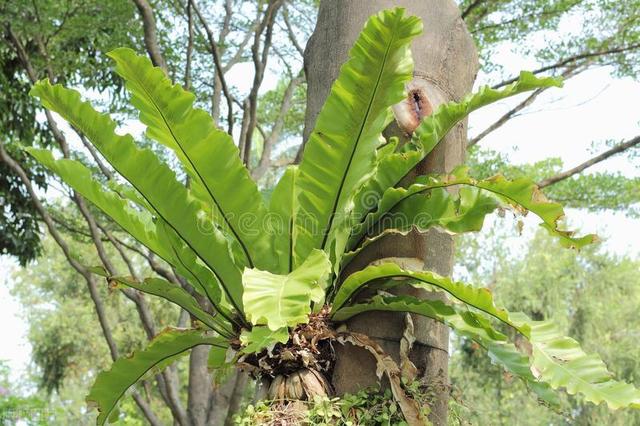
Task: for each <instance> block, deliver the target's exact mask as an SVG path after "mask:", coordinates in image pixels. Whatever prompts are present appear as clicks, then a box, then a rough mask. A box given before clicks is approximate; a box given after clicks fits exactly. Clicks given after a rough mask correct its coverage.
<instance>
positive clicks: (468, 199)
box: [347, 166, 596, 257]
mask: <svg viewBox="0 0 640 426" xmlns="http://www.w3.org/2000/svg"><path fill="white" fill-rule="evenodd" d="M468 170H469V169H468V168H467V167H465V166H460V167H458V168H456V169H455V170H454V171H452V172H451V174H449V175H444V176H441V175H428V176H419V177H417V178H416V183H413V184H412V185H410V186H409V187H407V188H402V187H400V188H388V189H387V190H386V191H385V192H384V194H383V196H382V198H381V199H380V200H379V202H378V205H377V208H376V210H375V211H373V212H371V213H370V214H369V215H367V217H366V218H365V220H364V221H362V223H360V224H358V225H356V226H355V227H354V228H353V230H352V233H351V237H350V239H349V242H348V244H347V247H348V248H349V249H351V250H355V249H356V248H357V247H359V246H361V245H362V243H363V242H365V243H366V241H365V237H366V236H367V235H374V236H375V235H376V234H379V233H381V232H383V231H384V230H386V229H389V228H392V227H396V228H398V232H406V230H407V226H413V225H415V226H416V227H417V228H418V229H420V228H425V227H424V226H422V227H421V226H420V223H418V222H419V221H416V218H421V221H422V222H424V221H425V219H429V218H433V220H432V221H429V224H430V225H431V226H434V225H438V226H442V227H444V228H446V229H447V230H449V231H451V232H455V233H459V232H468V231H475V230H479V229H480V228H481V225H482V221H483V219H484V217H485V216H486V215H487V214H489V213H490V212H492V211H493V210H494V209H495V208H496V207H498V205H499V204H498V203H497V200H500V201H501V204H502V205H504V206H513V207H515V208H516V209H517V210H518V211H524V212H527V211H531V212H533V213H534V214H536V215H537V216H538V217H540V218H541V219H542V220H543V226H544V227H545V229H547V230H548V231H549V232H550V233H551V234H553V235H555V236H557V237H559V239H560V242H561V243H562V244H563V245H565V246H568V247H575V248H580V247H583V246H585V245H587V244H590V243H592V242H594V241H596V237H595V235H586V236H584V237H577V238H576V237H574V236H573V233H572V232H570V231H564V230H561V229H559V223H558V222H559V220H560V219H561V218H562V217H563V216H564V211H563V209H562V206H561V205H560V204H558V203H553V202H550V201H548V200H547V199H546V198H545V197H544V195H543V194H542V193H541V192H540V191H539V189H538V188H537V186H536V185H535V184H534V183H533V182H531V181H530V180H528V179H517V180H515V181H509V180H507V179H505V178H504V177H502V176H494V177H492V178H489V179H486V180H475V179H473V178H471V177H470V176H469V175H468ZM454 185H462V186H463V188H461V189H460V197H459V203H458V208H456V209H455V210H457V213H456V215H455V216H451V220H446V219H445V220H440V223H438V220H439V216H438V215H434V214H433V212H434V211H435V210H437V209H438V206H440V211H445V210H444V205H443V204H442V198H443V197H441V196H438V192H434V191H436V190H442V188H445V187H449V186H454ZM464 186H467V187H472V188H477V189H480V190H482V191H483V192H488V193H492V194H495V195H496V196H497V198H496V197H487V196H486V195H483V194H482V193H480V192H477V191H469V190H468V189H465V188H464ZM461 213H464V214H461ZM388 218H391V219H393V220H390V221H387V220H386V219H388ZM385 222H391V226H390V225H389V224H388V223H387V224H385ZM347 257H348V256H347Z"/></svg>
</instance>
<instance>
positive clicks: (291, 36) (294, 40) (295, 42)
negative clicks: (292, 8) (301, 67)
mask: <svg viewBox="0 0 640 426" xmlns="http://www.w3.org/2000/svg"><path fill="white" fill-rule="evenodd" d="M282 17H283V18H284V24H285V26H286V27H287V34H288V35H289V40H291V44H293V47H295V48H296V50H297V51H298V53H299V54H300V56H301V57H303V56H304V49H303V48H302V46H301V45H300V43H299V42H298V38H297V37H296V33H295V31H294V30H293V27H292V26H291V22H289V9H288V8H287V6H286V4H285V5H284V7H283V8H282Z"/></svg>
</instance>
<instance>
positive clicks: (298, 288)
mask: <svg viewBox="0 0 640 426" xmlns="http://www.w3.org/2000/svg"><path fill="white" fill-rule="evenodd" d="M330 273H331V264H330V263H329V259H328V257H327V255H326V253H325V252H323V251H321V250H314V251H313V252H311V254H310V255H309V256H308V257H307V260H306V261H305V262H304V263H303V264H302V265H300V267H298V268H296V269H294V270H293V272H291V273H289V274H287V275H276V274H272V273H271V272H268V271H261V270H258V269H248V268H246V269H245V270H244V273H243V274H242V282H243V284H244V288H245V291H244V304H245V308H246V314H247V318H248V319H249V321H251V322H252V323H253V324H255V325H265V324H266V325H267V326H268V327H269V329H271V330H273V331H276V330H278V329H280V328H282V327H287V326H288V327H295V326H296V325H298V324H301V323H305V322H307V321H308V319H309V313H310V312H311V302H316V303H322V302H323V301H324V290H325V288H326V287H327V284H328V283H327V280H328V278H329V274H330Z"/></svg>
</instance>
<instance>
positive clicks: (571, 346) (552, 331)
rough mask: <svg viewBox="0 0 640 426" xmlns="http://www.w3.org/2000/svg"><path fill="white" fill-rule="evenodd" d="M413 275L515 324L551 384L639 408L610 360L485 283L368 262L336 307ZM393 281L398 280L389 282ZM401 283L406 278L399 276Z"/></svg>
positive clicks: (639, 399) (635, 393) (637, 393)
mask: <svg viewBox="0 0 640 426" xmlns="http://www.w3.org/2000/svg"><path fill="white" fill-rule="evenodd" d="M403 277H404V278H409V279H410V280H413V281H414V282H411V281H409V284H411V285H413V286H419V287H420V286H421V285H420V284H418V283H417V282H420V283H423V284H426V285H427V286H428V287H427V288H428V289H440V290H443V291H445V292H447V293H449V294H450V295H451V296H453V297H454V298H456V299H458V300H459V301H461V302H463V303H465V304H467V305H469V306H471V307H473V308H475V309H478V310H481V311H483V312H484V313H486V314H488V315H490V316H492V317H494V318H496V319H498V320H500V321H502V322H504V323H505V324H507V325H509V326H511V327H513V328H514V329H515V330H516V331H517V332H519V333H520V334H521V335H522V336H524V337H525V338H526V339H527V340H528V341H529V343H530V344H531V350H532V353H533V355H532V358H533V367H534V369H533V370H532V372H533V374H534V376H535V377H536V379H538V381H542V382H544V383H548V384H549V385H550V386H551V387H553V388H555V389H557V388H566V390H567V391H568V392H569V393H571V394H576V393H579V394H581V395H582V396H583V397H584V398H585V399H586V400H587V401H590V402H593V403H595V404H599V403H600V402H602V401H604V402H606V403H607V404H608V405H609V407H610V408H612V409H616V408H621V407H636V408H640V390H638V389H636V388H635V387H633V385H630V384H628V383H624V382H618V381H615V380H613V379H612V378H611V373H609V372H608V371H607V368H606V365H605V364H604V362H602V360H601V359H600V358H599V357H597V356H596V355H587V354H586V353H585V352H584V351H583V350H582V348H580V346H579V344H578V342H576V341H575V340H573V339H571V338H569V337H565V336H563V335H562V334H561V333H560V332H559V330H558V328H557V326H555V325H554V324H553V323H552V322H551V321H533V320H531V319H530V318H529V317H528V316H526V315H525V314H523V313H520V312H508V311H507V310H505V309H503V308H500V307H497V306H496V305H495V303H494V301H493V297H492V296H491V293H490V292H489V290H488V289H486V288H481V287H480V288H478V287H473V286H470V285H467V284H464V283H459V282H453V281H451V280H450V279H448V278H444V277H440V276H438V275H436V274H433V273H431V272H415V271H407V270H403V269H402V268H400V267H399V266H398V265H396V264H393V263H384V264H382V265H380V266H369V267H367V268H365V269H363V270H362V271H360V272H356V273H354V274H352V275H350V276H349V277H348V278H347V279H346V280H345V282H344V283H343V285H342V287H341V288H340V289H339V291H338V293H337V295H336V297H335V299H334V304H333V307H332V312H333V313H334V314H336V313H337V312H338V311H339V310H340V308H341V307H342V306H343V305H344V304H345V303H346V302H347V301H348V300H349V298H351V297H352V296H353V295H354V294H355V292H356V291H358V290H359V289H362V288H363V287H364V286H366V285H367V284H370V283H372V282H374V281H375V280H379V279H388V278H403ZM387 282H388V283H390V284H394V281H393V280H390V281H387ZM395 283H397V285H401V284H402V281H395Z"/></svg>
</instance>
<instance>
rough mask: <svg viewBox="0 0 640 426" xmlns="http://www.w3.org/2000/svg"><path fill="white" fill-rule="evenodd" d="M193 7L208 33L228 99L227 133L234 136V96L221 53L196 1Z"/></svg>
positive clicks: (211, 50)
mask: <svg viewBox="0 0 640 426" xmlns="http://www.w3.org/2000/svg"><path fill="white" fill-rule="evenodd" d="M191 5H192V7H193V10H194V12H196V15H197V16H198V20H200V23H201V24H202V27H203V28H204V30H205V32H206V33H207V39H208V40H209V51H210V52H211V56H212V57H213V63H214V65H215V68H216V75H217V76H218V80H219V82H220V87H221V88H222V93H224V96H225V98H226V99H227V110H228V111H227V133H229V134H230V135H231V134H233V96H232V95H231V92H230V91H229V88H228V86H227V82H226V80H225V78H224V71H223V68H222V63H221V62H220V52H219V51H218V45H217V43H216V39H215V37H214V35H213V31H212V30H211V28H210V27H209V24H208V23H207V20H206V19H205V18H204V16H203V15H202V13H200V9H199V8H198V6H197V4H196V2H195V0H191Z"/></svg>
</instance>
